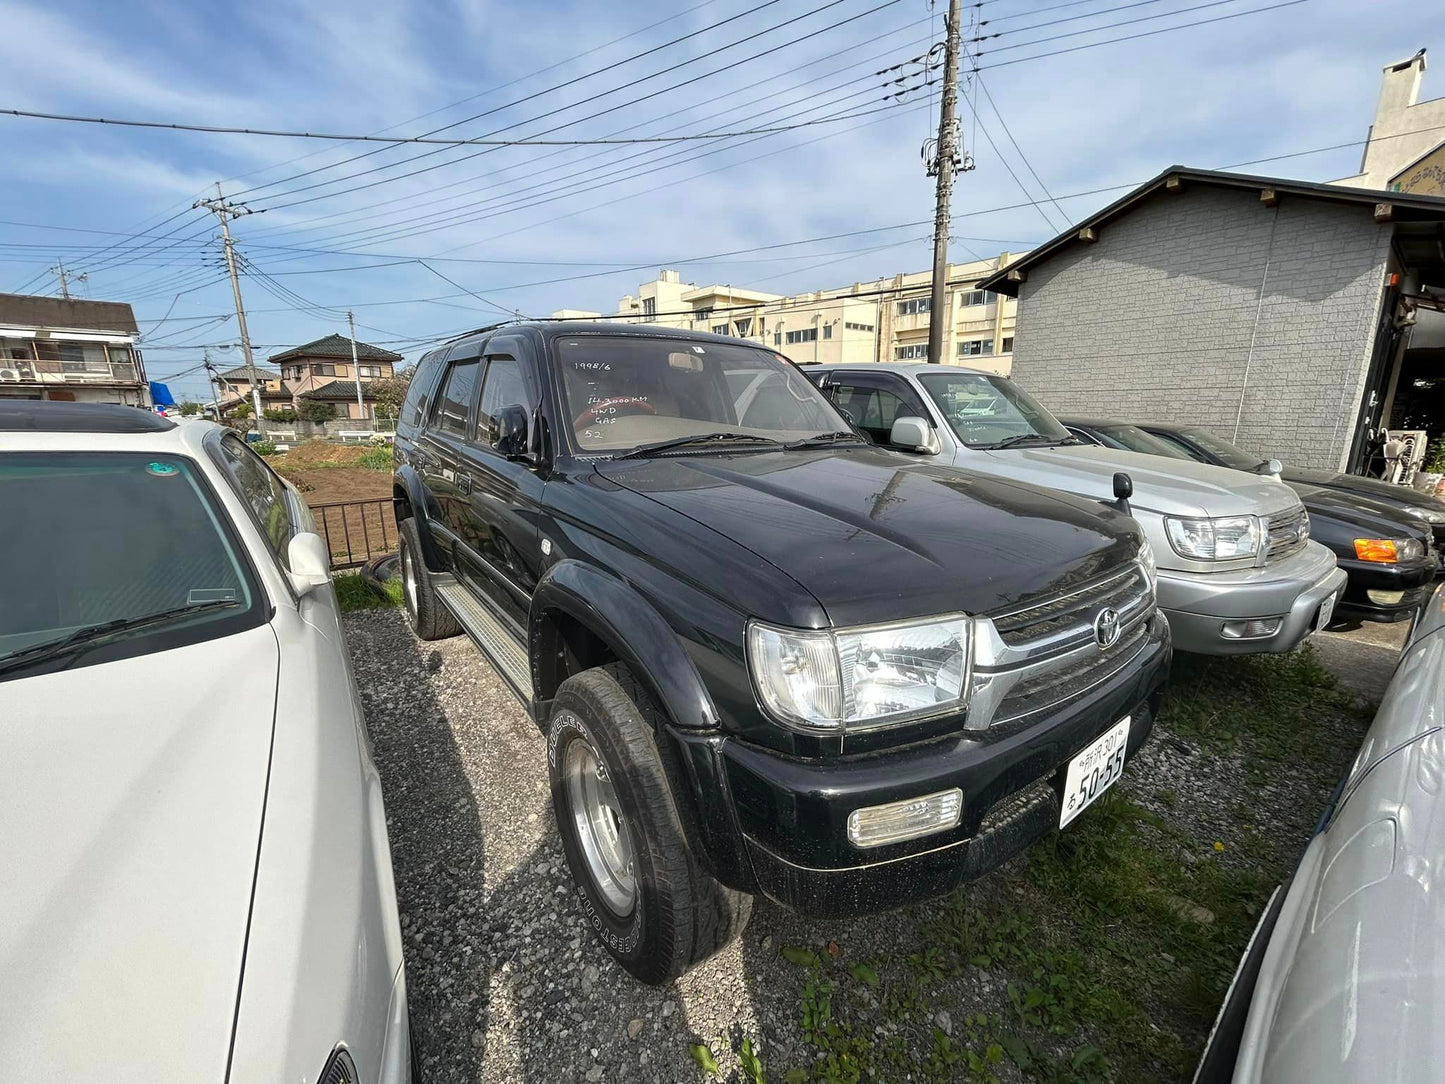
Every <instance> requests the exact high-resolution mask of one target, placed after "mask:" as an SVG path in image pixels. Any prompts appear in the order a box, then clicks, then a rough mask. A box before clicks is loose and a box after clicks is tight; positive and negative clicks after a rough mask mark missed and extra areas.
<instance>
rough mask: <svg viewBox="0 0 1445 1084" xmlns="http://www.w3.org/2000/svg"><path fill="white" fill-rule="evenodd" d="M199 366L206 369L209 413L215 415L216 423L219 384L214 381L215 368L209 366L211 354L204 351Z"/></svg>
mask: <svg viewBox="0 0 1445 1084" xmlns="http://www.w3.org/2000/svg"><path fill="white" fill-rule="evenodd" d="M201 364H202V365H203V366H205V369H206V384H207V385H209V387H210V389H211V412H212V413H213V414H215V416H216V421H218V422H219V421H220V420H221V384H220V381H219V380H217V379H216V367H215V366H214V365H212V364H211V352H210V351H209V350H206V351H204V352H203V353H202V354H201Z"/></svg>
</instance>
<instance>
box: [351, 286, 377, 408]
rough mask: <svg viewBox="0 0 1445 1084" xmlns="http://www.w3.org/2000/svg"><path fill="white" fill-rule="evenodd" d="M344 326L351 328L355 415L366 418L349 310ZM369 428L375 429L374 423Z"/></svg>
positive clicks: (354, 332) (354, 336)
mask: <svg viewBox="0 0 1445 1084" xmlns="http://www.w3.org/2000/svg"><path fill="white" fill-rule="evenodd" d="M346 326H347V327H349V328H351V375H352V376H353V377H355V378H356V413H357V414H359V415H361V417H362V419H363V420H364V419H365V418H366V404H365V403H363V402H362V401H361V366H360V365H359V364H358V363H357V360H356V317H354V316H352V315H351V310H350V309H347V310H346ZM371 428H372V429H373V430H375V429H376V424H375V422H373V423H372V426H371Z"/></svg>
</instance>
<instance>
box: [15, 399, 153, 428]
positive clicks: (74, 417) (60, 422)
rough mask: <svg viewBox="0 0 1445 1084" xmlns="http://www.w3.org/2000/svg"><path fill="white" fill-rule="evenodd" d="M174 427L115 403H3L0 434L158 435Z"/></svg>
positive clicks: (147, 413) (136, 409)
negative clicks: (27, 432) (28, 432)
mask: <svg viewBox="0 0 1445 1084" xmlns="http://www.w3.org/2000/svg"><path fill="white" fill-rule="evenodd" d="M175 427H176V423H175V422H173V421H171V420H170V419H169V418H166V417H162V416H161V415H160V414H152V413H151V412H150V411H148V410H141V409H140V408H139V407H130V406H120V405H118V404H115V403H55V402H49V401H41V400H34V399H14V400H9V401H5V400H0V432H10V433H18V432H25V431H30V432H37V433H156V432H164V431H165V430H167V429H174V428H175Z"/></svg>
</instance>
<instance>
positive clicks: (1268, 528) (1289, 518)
mask: <svg viewBox="0 0 1445 1084" xmlns="http://www.w3.org/2000/svg"><path fill="white" fill-rule="evenodd" d="M1309 539H1310V517H1309V513H1308V512H1306V511H1305V510H1304V509H1303V508H1296V509H1294V510H1293V511H1290V512H1277V513H1275V514H1274V515H1272V516H1270V517H1269V519H1267V520H1265V540H1264V560H1265V563H1266V564H1267V563H1269V562H1270V561H1277V560H1279V559H1280V558H1281V557H1288V556H1289V555H1290V554H1292V553H1298V552H1299V551H1300V550H1302V549H1304V547H1305V543H1306V542H1308V541H1309Z"/></svg>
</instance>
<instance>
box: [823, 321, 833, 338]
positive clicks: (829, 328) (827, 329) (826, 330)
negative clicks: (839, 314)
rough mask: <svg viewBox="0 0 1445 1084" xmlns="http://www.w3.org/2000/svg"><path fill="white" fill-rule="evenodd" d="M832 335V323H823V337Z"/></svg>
mask: <svg viewBox="0 0 1445 1084" xmlns="http://www.w3.org/2000/svg"><path fill="white" fill-rule="evenodd" d="M832 337H833V325H832V324H824V325H823V338H825V339H831V338H832Z"/></svg>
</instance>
